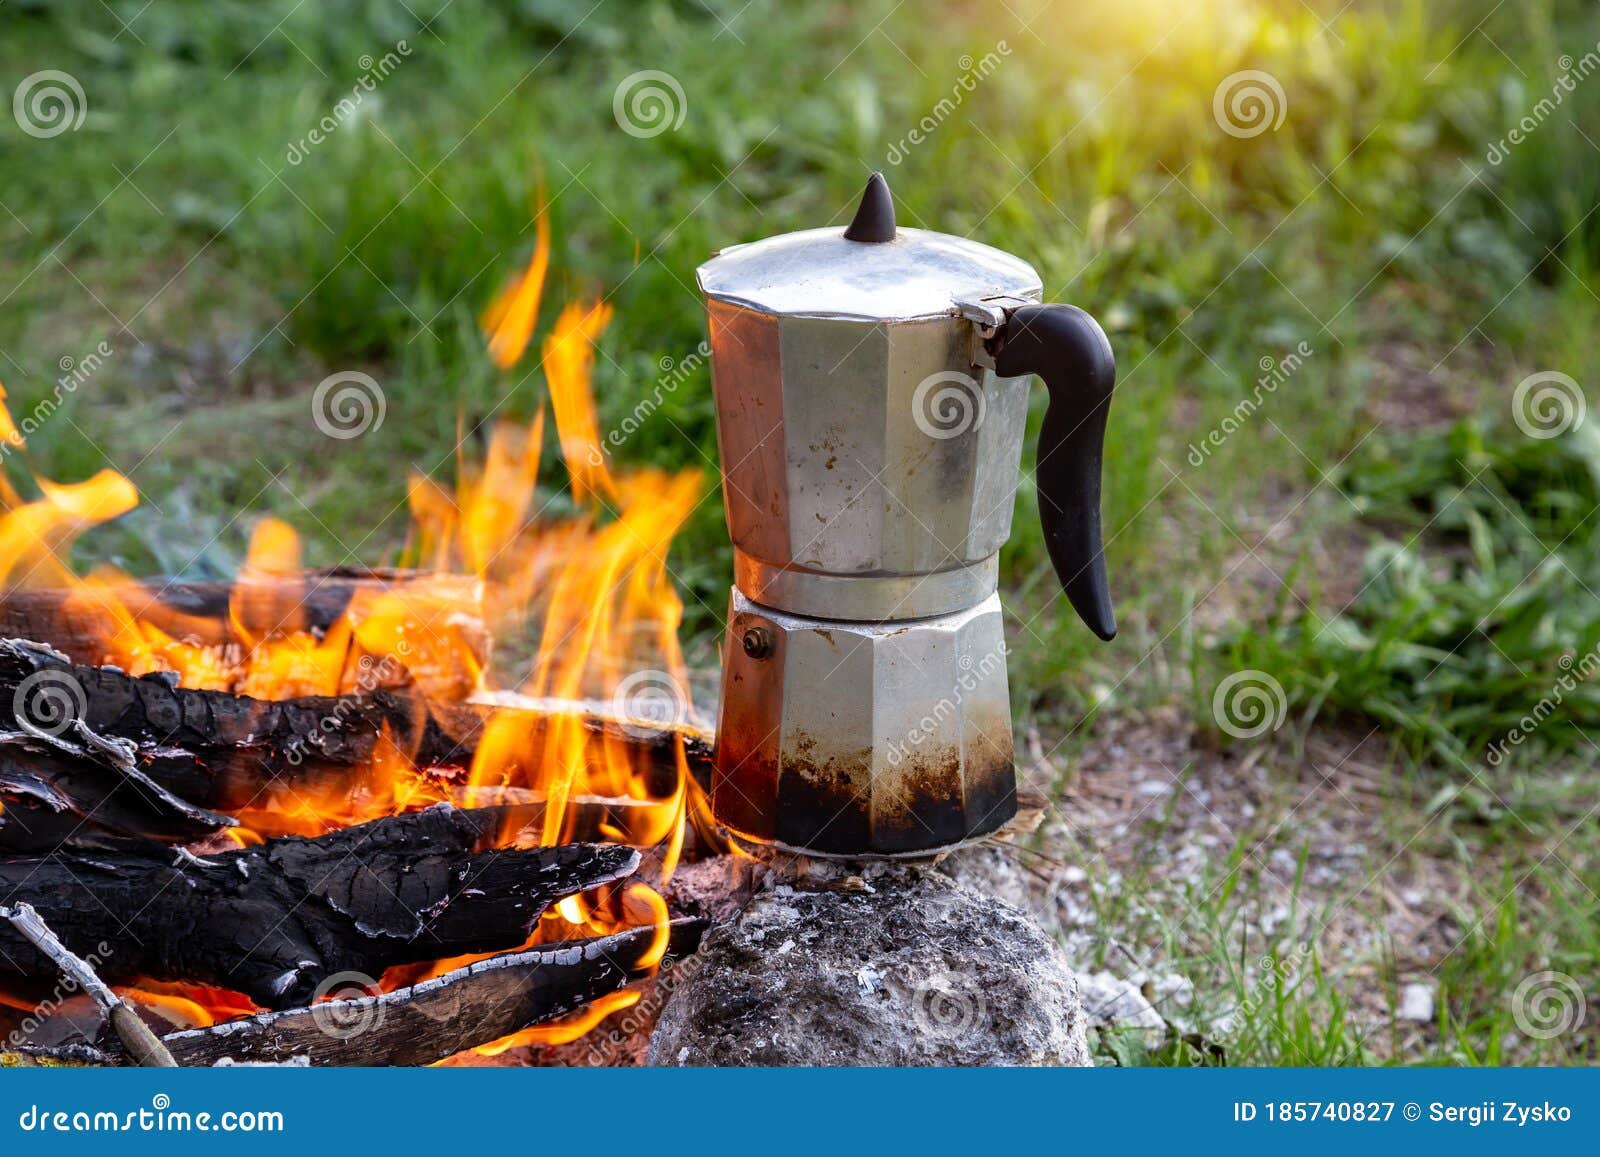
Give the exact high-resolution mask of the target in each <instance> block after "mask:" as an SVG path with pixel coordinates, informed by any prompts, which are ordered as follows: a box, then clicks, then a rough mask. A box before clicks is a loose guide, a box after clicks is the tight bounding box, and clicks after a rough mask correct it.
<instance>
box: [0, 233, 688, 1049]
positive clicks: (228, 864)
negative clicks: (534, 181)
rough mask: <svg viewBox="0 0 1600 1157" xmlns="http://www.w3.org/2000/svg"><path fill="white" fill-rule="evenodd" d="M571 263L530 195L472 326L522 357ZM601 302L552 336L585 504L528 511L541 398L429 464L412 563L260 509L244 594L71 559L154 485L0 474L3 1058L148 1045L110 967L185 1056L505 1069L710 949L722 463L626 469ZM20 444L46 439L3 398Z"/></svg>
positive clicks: (416, 496)
mask: <svg viewBox="0 0 1600 1157" xmlns="http://www.w3.org/2000/svg"><path fill="white" fill-rule="evenodd" d="M548 258H549V236H548V232H547V229H546V226H545V222H544V219H543V217H542V215H541V217H540V219H539V229H538V240H537V245H536V248H535V251H534V254H533V257H532V260H531V261H530V263H529V265H528V267H527V268H526V270H525V271H523V272H522V273H521V274H520V275H519V276H517V277H514V278H513V279H512V280H511V281H510V283H509V284H508V285H507V287H506V288H505V289H504V290H503V291H502V292H501V293H500V295H499V296H497V297H496V298H495V300H494V301H493V302H492V304H491V305H490V306H489V308H488V310H487V311H486V312H485V314H484V317H483V326H484V331H485V334H486V338H487V346H488V353H489V356H490V357H491V358H492V359H493V361H494V362H495V363H496V365H498V366H499V367H500V368H501V369H503V370H510V369H511V368H512V367H514V366H516V365H518V363H519V362H521V360H522V359H523V356H524V354H525V351H526V350H527V348H528V346H529V345H530V343H531V341H532V339H533V336H534V332H535V323H536V319H537V317H538V314H539V306H540V300H541V295H542V290H543V288H544V285H543V283H544V277H545V273H546V270H547V267H548ZM610 317H611V311H610V309H609V307H608V306H606V305H605V304H604V303H602V302H598V301H594V302H584V303H574V304H569V305H567V306H566V307H565V308H564V309H562V310H561V311H560V313H559V316H558V318H557V320H556V321H555V323H554V325H553V327H552V328H551V330H550V332H549V333H548V335H546V336H545V337H544V339H543V342H542V345H541V347H540V354H541V366H542V370H543V376H544V378H545V380H546V382H547V384H548V388H549V395H550V402H551V405H550V410H551V415H552V418H553V421H554V426H555V432H556V434H557V435H558V440H559V445H560V449H561V454H562V456H563V458H564V460H565V466H566V472H567V476H568V479H569V481H570V491H571V498H572V501H573V504H574V505H575V507H576V509H577V513H576V514H574V515H571V516H567V517H562V518H559V519H555V518H549V517H546V516H545V515H544V514H543V512H542V511H541V510H540V509H539V507H538V505H537V498H536V489H535V481H536V478H537V475H538V471H539V464H540V463H539V459H540V450H541V446H542V444H543V441H544V434H545V421H546V417H545V413H544V411H543V409H542V408H541V409H540V411H539V412H538V413H537V414H536V415H535V416H534V417H533V419H532V421H531V422H529V423H528V424H526V425H519V424H516V423H513V422H509V421H502V422H500V423H498V424H496V425H495V426H494V427H493V429H492V430H490V431H489V432H488V437H487V445H486V449H485V450H484V452H483V453H482V455H481V457H469V456H466V455H463V456H462V457H461V458H460V459H459V461H458V463H457V471H456V473H457V477H456V480H455V484H454V486H453V488H452V487H449V486H446V485H443V484H441V482H439V481H438V480H436V479H434V478H431V477H427V476H424V475H422V474H420V473H418V474H413V476H412V477H411V479H410V485H409V497H410V513H411V531H410V535H409V539H408V542H407V545H406V548H405V550H404V552H403V555H402V557H401V558H400V559H399V560H398V565H397V566H395V567H394V568H392V569H373V570H356V569H348V568H346V569H337V570H309V569H307V568H306V567H305V565H304V561H303V550H302V545H301V541H300V539H299V537H298V536H297V535H296V533H295V532H294V530H293V529H292V528H291V527H290V526H288V525H287V524H286V523H284V522H281V521H278V520H276V519H272V518H264V519H262V520H260V521H259V522H258V523H256V525H255V528H254V532H253V534H252V536H251V539H250V544H249V549H248V552H247V555H246V558H245V561H244V564H243V566H242V567H241V569H240V571H239V573H238V574H237V576H236V577H235V579H234V580H233V581H232V582H230V583H225V584H208V583H164V582H152V581H141V580H138V579H135V578H132V577H130V576H128V575H126V574H122V573H119V572H117V571H114V570H111V569H109V568H99V569H96V570H93V571H91V572H89V573H86V574H80V573H78V572H77V571H76V570H74V569H73V568H72V567H71V566H70V565H69V563H68V561H67V560H68V558H69V556H70V554H71V550H72V546H73V543H74V542H75V540H76V539H77V538H78V537H79V536H80V535H81V534H83V533H84V532H85V531H87V530H89V529H91V528H92V527H94V526H96V525H98V524H101V523H104V522H106V521H108V520H111V519H114V518H116V517H118V516H119V515H122V514H125V513H126V512H128V511H129V510H131V509H132V508H133V507H134V506H135V505H136V504H137V502H138V495H137V494H136V492H135V489H134V487H133V485H132V484H131V483H130V482H129V481H128V479H127V478H125V477H123V476H122V475H120V474H118V473H116V472H114V471H111V470H104V471H102V472H100V473H99V474H96V475H95V476H93V477H91V478H89V479H87V480H85V481H81V482H71V483H59V482H54V481H49V480H46V479H42V478H40V479H36V483H37V489H38V493H39V496H38V497H37V498H33V499H31V500H30V499H29V498H26V497H24V495H23V494H22V493H20V492H19V491H18V490H16V489H15V488H13V487H12V486H11V485H10V484H9V483H8V482H7V481H5V479H4V476H3V475H0V591H3V595H0V905H5V906H8V907H7V908H6V909H5V911H7V912H8V913H9V914H10V915H11V917H12V919H10V920H9V921H5V920H0V1033H9V1034H10V1036H9V1040H10V1042H11V1044H12V1045H13V1046H16V1047H19V1048H21V1049H22V1050H23V1051H24V1052H28V1051H30V1050H32V1051H34V1052H39V1051H43V1052H47V1053H52V1054H54V1055H62V1056H77V1057H80V1058H83V1059H89V1060H95V1061H101V1062H119V1061H126V1060H127V1059H129V1058H130V1056H132V1057H134V1058H136V1059H137V1058H139V1057H140V1055H141V1051H142V1050H143V1048H144V1046H141V1045H136V1044H134V1043H130V1040H129V1038H128V1036H127V1034H126V1033H124V1032H123V1031H122V1028H121V1027H118V1028H117V1031H115V1032H113V1031H111V1030H110V1029H109V1028H106V1027H104V1026H103V1024H102V1017H101V1015H100V1013H99V1012H97V1011H96V1010H95V1008H94V1007H93V1002H91V999H90V996H88V995H83V994H78V995H73V994H72V993H73V988H74V985H73V984H69V985H68V986H67V990H66V995H65V996H64V995H63V987H62V983H63V976H64V975H65V976H67V977H70V978H72V980H73V981H74V982H76V983H82V984H85V985H88V986H89V992H90V994H91V995H93V994H94V993H95V992H96V991H97V982H98V981H101V980H103V981H104V983H105V985H106V986H107V987H108V989H109V991H108V992H105V993H103V994H102V995H101V996H100V999H99V1003H101V1004H102V1005H105V1004H112V1005H121V1006H122V1007H124V1008H131V1009H133V1010H134V1011H136V1012H137V1013H138V1014H139V1017H138V1018H136V1019H139V1020H142V1021H143V1022H144V1023H145V1024H146V1025H148V1026H150V1027H151V1028H153V1029H154V1031H155V1033H156V1034H157V1035H158V1036H159V1037H160V1038H161V1042H160V1048H161V1049H162V1050H164V1051H165V1052H166V1053H168V1054H170V1055H171V1056H172V1057H174V1058H176V1060H177V1061H178V1062H179V1063H184V1064H190V1063H209V1062H211V1061H215V1060H216V1059H218V1058H221V1057H223V1056H230V1057H232V1058H234V1059H236V1060H239V1059H271V1060H284V1059H291V1058H297V1057H309V1058H310V1059H311V1060H312V1061H313V1062H314V1063H334V1064H340V1063H344V1064H394V1063H427V1062H433V1061H438V1060H441V1059H444V1058H446V1057H449V1056H452V1055H454V1054H457V1053H460V1052H462V1051H463V1050H467V1049H474V1048H475V1049H477V1050H479V1051H480V1052H482V1053H485V1054H489V1055H495V1054H499V1053H503V1052H504V1051H505V1050H507V1049H509V1048H512V1047H514V1046H517V1045H527V1044H541V1043H543V1044H553V1043H561V1042H565V1041H569V1040H572V1039H574V1038H575V1037H577V1036H579V1035H581V1034H582V1033H583V1032H584V1031H586V1030H587V1029H588V1028H590V1027H592V1026H593V1025H594V1024H595V1023H597V1022H598V1021H599V1020H601V1019H602V1018H603V1017H604V1016H605V1015H606V1014H607V1013H609V1012H611V1011H614V1010H616V1009H619V1008H622V1007H627V1006H628V1005H630V1004H632V1003H633V1002H634V1001H636V1000H637V999H638V992H637V991H636V990H634V989H629V988H626V987H625V986H627V985H629V984H630V983H631V982H633V981H636V980H639V979H641V978H645V977H649V976H651V975H652V974H654V973H655V971H656V970H657V969H658V968H660V967H661V966H662V964H663V962H664V961H667V960H670V959H672V958H674V957H677V956H681V955H683V954H685V953H687V952H691V951H693V949H694V947H695V945H696V944H697V942H698V938H699V933H700V925H699V923H698V922H696V921H694V920H692V919H681V918H679V919H675V918H674V917H673V914H672V912H671V909H670V906H669V904H668V902H667V900H666V899H664V898H663V892H664V890H666V889H667V887H668V885H669V884H670V881H671V880H672V877H673V873H674V871H675V869H676V868H677V866H678V865H679V863H680V861H681V860H682V859H683V858H684V857H685V856H686V855H694V854H696V853H697V852H703V851H705V850H707V849H714V848H717V847H718V845H717V842H716V837H715V835H714V834H712V828H711V827H710V825H708V824H706V825H701V826H700V830H699V833H698V834H696V832H695V831H694V830H693V825H692V820H693V818H694V817H695V816H697V815H700V814H702V813H703V811H704V805H703V801H702V798H701V790H700V787H699V780H700V779H703V778H705V775H704V771H703V769H704V768H705V767H707V766H709V759H710V737H709V734H708V733H707V732H706V731H705V730H704V729H703V728H702V726H701V725H700V723H699V721H698V718H697V716H696V715H695V713H694V711H693V709H692V706H691V701H690V697H689V691H688V685H687V678H686V672H685V665H684V659H683V654H682V652H681V649H680V645H679V641H678V627H679V622H680V619H681V615H682V603H681V600H680V599H679V597H678V594H677V593H676V591H675V590H674V588H673V585H672V582H671V579H670V577H669V575H668V573H667V570H666V556H667V550H668V548H669V546H670V544H671V541H672V538H673V536H674V534H675V533H676V532H677V530H678V528H679V527H680V526H681V524H682V522H683V521H684V519H685V518H686V517H687V515H688V514H689V512H690V510H691V509H692V508H693V506H694V505H695V503H696V502H697V501H698V500H699V499H700V497H701V494H702V492H703V480H702V479H701V477H700V476H699V475H698V473H697V472H693V471H690V472H684V473H677V474H671V473H665V472H661V471H654V470H642V471H638V472H633V473H623V472H613V470H612V469H611V468H610V466H609V465H608V464H607V461H606V458H605V456H604V454H603V453H602V450H601V437H600V427H599V423H598V421H597V417H596V412H595V408H594V402H593V397H592V394H591V389H590V374H591V368H592V363H593V358H594V343H595V341H596V339H597V338H598V336H599V335H600V334H601V332H602V331H603V330H604V329H605V327H606V325H607V323H608V322H609V320H610ZM0 397H3V395H0ZM0 437H4V438H5V440H6V441H7V442H8V443H9V444H10V445H11V446H12V447H14V448H18V449H21V448H22V439H21V437H20V435H19V433H18V432H17V430H16V429H15V428H14V427H13V426H12V424H11V421H10V418H9V416H8V415H7V414H6V413H5V410H4V405H3V401H0ZM468 440H469V439H467V438H466V437H463V438H462V442H463V443H465V442H467V441H468ZM697 777H698V778H697ZM23 902H25V903H26V906H27V907H26V908H25V909H24V907H23ZM10 906H15V907H10ZM19 912H20V913H23V914H21V915H19ZM75 970H76V971H75ZM84 972H87V973H88V974H89V975H88V977H87V979H82V978H81V976H82V974H83V973H84ZM580 1010H581V1011H580ZM126 1019H127V1018H126V1017H125V1016H124V1017H122V1018H120V1019H119V1018H118V1017H115V1016H113V1017H111V1018H110V1020H109V1024H110V1025H111V1026H125V1024H126Z"/></svg>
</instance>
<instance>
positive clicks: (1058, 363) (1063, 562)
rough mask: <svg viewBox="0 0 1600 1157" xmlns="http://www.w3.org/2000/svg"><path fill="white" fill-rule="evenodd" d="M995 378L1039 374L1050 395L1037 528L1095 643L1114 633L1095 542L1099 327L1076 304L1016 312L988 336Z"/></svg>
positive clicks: (1109, 364)
mask: <svg viewBox="0 0 1600 1157" xmlns="http://www.w3.org/2000/svg"><path fill="white" fill-rule="evenodd" d="M994 340H995V347H996V348H995V355H994V365H995V372H996V373H997V374H999V375H1000V376H1001V377H1005V378H1012V377H1020V376H1021V375H1023V374H1038V375H1039V376H1040V377H1041V378H1043V379H1044V384H1045V386H1046V388H1047V389H1048V390H1049V391H1050V407H1049V409H1047V410H1046V411H1045V415H1044V426H1043V427H1042V428H1041V429H1040V431H1039V463H1038V467H1037V470H1036V474H1035V476H1036V479H1037V482H1038V488H1039V521H1040V522H1041V523H1043V524H1044V541H1045V546H1046V547H1047V548H1048V549H1049V551H1050V561H1051V563H1052V564H1053V565H1054V566H1055V568H1056V577H1058V578H1059V579H1060V580H1061V586H1062V588H1063V589H1064V590H1065V591H1066V592H1067V598H1068V599H1069V600H1070V601H1071V603H1072V606H1073V608H1074V609H1075V610H1076V611H1077V612H1078V617H1079V618H1081V619H1082V620H1083V621H1084V622H1085V623H1086V624H1087V625H1088V627H1089V629H1090V630H1091V631H1093V632H1094V633H1095V634H1097V635H1099V636H1100V637H1101V638H1102V639H1111V638H1113V637H1115V635H1116V633H1117V620H1116V615H1115V613H1114V612H1113V611H1112V609H1111V590H1110V587H1109V585H1108V584H1107V582H1106V560H1105V553H1104V547H1103V545H1102V543H1101V539H1100V464H1101V459H1102V458H1103V457H1104V451H1105V436H1106V415H1107V414H1108V413H1110V411H1111V390H1112V387H1113V386H1114V385H1115V384H1116V380H1117V360H1116V358H1115V357H1114V356H1113V355H1112V353H1111V342H1110V341H1108V340H1107V339H1106V335H1105V331H1104V330H1102V329H1101V328H1100V325H1099V323H1098V322H1096V321H1095V319H1094V318H1092V317H1090V316H1089V315H1088V314H1087V313H1085V312H1084V311H1083V310H1081V309H1079V308H1078V307H1077V306H1075V305H1022V306H1018V307H1017V308H1016V309H1014V310H1012V311H1011V316H1010V317H1009V318H1008V319H1007V321H1006V325H1005V328H1004V329H1003V330H1001V331H1000V333H999V334H997V335H996V337H995V339H994Z"/></svg>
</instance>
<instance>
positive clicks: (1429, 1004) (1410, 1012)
mask: <svg viewBox="0 0 1600 1157" xmlns="http://www.w3.org/2000/svg"><path fill="white" fill-rule="evenodd" d="M1395 1016H1396V1017H1397V1018H1398V1019H1400V1020H1411V1021H1416V1022H1417V1023H1419V1024H1427V1023H1428V1022H1430V1021H1432V1020H1433V989H1431V988H1429V987H1428V986H1427V985H1426V984H1403V985H1401V986H1400V1007H1399V1008H1398V1009H1396V1010H1395Z"/></svg>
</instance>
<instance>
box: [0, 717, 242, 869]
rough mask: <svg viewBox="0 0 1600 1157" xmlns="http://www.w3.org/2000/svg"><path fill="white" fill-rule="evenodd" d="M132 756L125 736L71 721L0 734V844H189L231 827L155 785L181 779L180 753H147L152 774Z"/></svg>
mask: <svg viewBox="0 0 1600 1157" xmlns="http://www.w3.org/2000/svg"><path fill="white" fill-rule="evenodd" d="M139 754H140V752H139V749H138V747H137V745H135V744H134V743H132V742H130V741H129V740H126V739H107V738H105V737H104V736H101V735H98V734H96V733H95V732H94V731H93V730H91V729H90V728H89V727H88V726H87V725H85V724H84V723H83V721H82V720H78V719H71V720H68V721H67V728H66V730H65V731H63V733H62V734H60V735H52V734H50V733H49V732H47V731H40V732H27V731H0V795H3V797H4V798H5V799H6V802H7V808H6V812H5V815H4V817H3V818H0V849H4V850H7V851H14V852H15V851H37V852H49V851H53V850H55V849H56V848H57V847H59V846H61V844H63V843H64V842H67V841H69V840H71V841H75V842H77V843H79V844H80V845H88V844H98V845H100V846H116V845H117V844H118V843H120V842H123V841H121V840H118V839H117V838H116V837H124V838H126V839H133V840H158V841H162V842H166V843H189V842H191V841H194V840H199V839H203V838H204V837H206V836H209V835H213V834H215V833H216V832H218V831H221V830H222V829H223V828H226V827H230V826H232V825H233V823H234V821H233V820H232V819H230V818H229V817H227V816H224V815H218V814H217V813H216V812H212V811H208V810H206V809H205V808H202V807H197V806H195V805H194V804H191V803H189V802H188V801H187V800H184V799H181V798H179V797H178V796H176V795H174V794H173V793H172V792H170V791H168V790H167V789H166V788H164V787H162V786H161V784H160V783H159V782H158V779H161V778H167V779H171V780H177V779H181V778H182V773H183V772H184V771H187V770H188V764H189V763H190V762H192V761H191V760H190V757H188V756H187V755H186V754H185V753H184V752H181V751H174V750H171V749H167V748H154V749H151V750H149V752H148V762H149V764H150V765H151V767H152V769H153V770H155V771H156V774H155V775H154V776H152V775H149V774H146V773H145V771H143V770H141V768H140V766H139V758H138V757H139ZM19 803H20V806H18V805H19ZM91 817H92V819H91ZM80 833H81V837H80ZM106 835H109V836H110V837H111V838H110V839H106V838H104V837H105V836H106ZM94 837H101V838H98V839H96V838H94Z"/></svg>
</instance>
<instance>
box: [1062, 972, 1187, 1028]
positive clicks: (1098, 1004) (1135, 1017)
mask: <svg viewBox="0 0 1600 1157" xmlns="http://www.w3.org/2000/svg"><path fill="white" fill-rule="evenodd" d="M1078 982H1079V985H1080V990H1079V991H1080V992H1081V994H1082V998H1083V1011H1084V1014H1085V1015H1086V1016H1087V1017H1088V1020H1089V1023H1090V1024H1091V1025H1093V1026H1094V1027H1096V1028H1119V1029H1135V1028H1136V1029H1144V1030H1147V1031H1150V1032H1154V1033H1155V1034H1157V1036H1159V1035H1160V1034H1161V1033H1163V1032H1164V1031H1165V1030H1166V1021H1164V1020H1163V1019H1162V1018H1161V1014H1160V1013H1159V1012H1157V1011H1156V1010H1155V1006H1154V1005H1152V1004H1151V1003H1150V1002H1149V1001H1148V1000H1146V999H1145V995H1144V993H1143V992H1141V991H1139V986H1138V985H1136V984H1134V983H1133V982H1132V981H1131V980H1123V979H1121V978H1119V977H1117V976H1114V975H1112V974H1111V973H1109V972H1085V973H1080V974H1079V976H1078Z"/></svg>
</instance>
